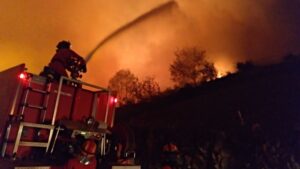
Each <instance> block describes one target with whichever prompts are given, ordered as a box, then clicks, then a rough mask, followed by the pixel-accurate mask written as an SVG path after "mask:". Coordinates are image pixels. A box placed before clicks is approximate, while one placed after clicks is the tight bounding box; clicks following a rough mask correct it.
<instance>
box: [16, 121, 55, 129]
mask: <svg viewBox="0 0 300 169" xmlns="http://www.w3.org/2000/svg"><path fill="white" fill-rule="evenodd" d="M20 125H22V126H24V127H33V128H42V129H49V130H50V129H54V128H55V127H54V126H53V125H49V124H38V123H29V122H21V123H20Z"/></svg>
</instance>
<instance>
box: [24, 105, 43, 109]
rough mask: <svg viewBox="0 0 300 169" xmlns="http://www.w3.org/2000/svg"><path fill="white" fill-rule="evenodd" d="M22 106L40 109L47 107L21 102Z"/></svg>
mask: <svg viewBox="0 0 300 169" xmlns="http://www.w3.org/2000/svg"><path fill="white" fill-rule="evenodd" d="M23 106H25V107H29V108H33V109H40V110H46V109H47V107H44V106H37V105H32V104H23Z"/></svg>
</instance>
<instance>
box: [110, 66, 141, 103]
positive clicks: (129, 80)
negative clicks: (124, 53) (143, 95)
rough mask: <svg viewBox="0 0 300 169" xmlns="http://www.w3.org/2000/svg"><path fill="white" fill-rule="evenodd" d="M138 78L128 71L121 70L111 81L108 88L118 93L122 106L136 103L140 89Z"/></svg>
mask: <svg viewBox="0 0 300 169" xmlns="http://www.w3.org/2000/svg"><path fill="white" fill-rule="evenodd" d="M138 85H139V82H138V78H137V77H136V76H135V75H134V74H133V73H131V72H130V70H128V69H121V70H119V71H118V72H117V73H116V74H115V75H114V76H113V77H112V78H111V79H110V80H109V84H108V88H109V89H110V90H112V91H116V92H117V96H118V100H119V104H120V105H124V104H127V103H130V102H131V103H136V102H137V101H138V98H137V97H136V89H137V88H138Z"/></svg>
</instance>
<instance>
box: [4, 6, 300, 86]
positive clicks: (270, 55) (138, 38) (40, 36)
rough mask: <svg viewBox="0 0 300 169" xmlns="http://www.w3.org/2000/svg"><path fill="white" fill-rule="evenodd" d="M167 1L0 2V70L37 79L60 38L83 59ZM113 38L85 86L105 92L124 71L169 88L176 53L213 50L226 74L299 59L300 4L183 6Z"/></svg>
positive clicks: (90, 68)
mask: <svg viewBox="0 0 300 169" xmlns="http://www.w3.org/2000/svg"><path fill="white" fill-rule="evenodd" d="M168 2H169V1H166V0H143V1H140V0H126V1H124V0H111V1H106V0H86V1H82V0H63V1H62V0H51V1H46V0H26V1H22V0H14V1H11V0H0V13H1V15H0V33H1V35H0V56H1V58H2V59H3V60H2V61H1V62H0V70H4V69H6V68H8V67H11V66H14V65H17V64H20V63H26V64H27V68H28V69H29V71H31V72H33V73H39V72H40V71H41V70H42V68H43V66H44V65H46V64H47V63H48V62H49V60H50V59H51V57H52V56H53V54H54V52H55V46H56V44H57V42H58V41H60V40H70V41H71V43H72V48H73V49H74V50H75V51H76V52H78V53H79V54H80V55H82V56H83V57H86V56H87V55H88V53H90V52H91V50H93V49H94V48H95V46H96V45H97V44H98V43H99V42H101V41H102V40H103V39H105V38H106V37H107V36H109V35H110V34H111V33H113V32H114V31H115V30H118V29H119V28H120V27H122V26H124V25H126V24H127V23H130V22H131V21H133V20H135V19H136V18H138V17H140V16H143V15H144V14H145V13H147V12H148V11H151V9H153V8H157V7H159V6H161V5H163V4H166V3H168ZM170 4H171V5H168V6H167V7H164V8H161V9H159V10H157V11H155V12H153V13H150V14H149V15H147V16H146V17H144V18H140V19H139V20H138V21H137V22H135V23H134V24H132V25H131V26H130V27H127V28H126V29H123V30H122V31H121V32H120V33H118V34H117V35H116V36H112V37H111V38H109V40H107V42H106V43H105V44H104V45H103V46H101V47H100V48H99V49H98V50H97V52H96V53H95V54H94V55H93V57H92V59H91V60H90V61H89V63H88V72H87V74H85V75H84V80H86V81H89V82H92V83H96V84H99V85H102V86H106V85H107V82H108V80H109V79H110V78H111V77H112V76H113V75H114V74H115V72H116V71H118V70H119V69H124V68H128V69H130V70H131V71H132V72H133V73H134V74H136V75H137V76H138V77H139V78H141V79H142V78H143V77H144V76H154V77H155V78H156V79H157V81H158V82H159V83H160V85H161V87H162V88H165V87H168V86H170V85H171V81H170V77H169V71H168V69H169V65H170V63H171V62H172V61H173V59H174V51H176V50H177V49H180V48H185V47H194V46H196V47H198V48H200V49H203V50H206V51H207V56H208V59H209V60H211V61H213V62H214V63H215V65H216V67H217V69H218V70H219V71H220V72H221V73H225V72H227V71H234V70H235V63H237V62H240V61H245V60H252V61H254V62H255V63H258V64H268V63H273V62H278V61H280V59H281V58H282V56H284V55H287V54H289V53H294V54H299V53H300V38H299V37H300V29H299V28H300V19H299V18H300V10H299V9H300V1H299V0H288V1H284V0H251V1H246V0H244V1H242V0H227V1H220V0H188V1H187V0H177V1H174V2H172V3H170Z"/></svg>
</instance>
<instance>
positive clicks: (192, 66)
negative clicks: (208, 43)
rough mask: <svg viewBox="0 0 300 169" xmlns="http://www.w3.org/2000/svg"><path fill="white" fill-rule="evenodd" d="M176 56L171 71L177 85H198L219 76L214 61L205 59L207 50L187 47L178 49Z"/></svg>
mask: <svg viewBox="0 0 300 169" xmlns="http://www.w3.org/2000/svg"><path fill="white" fill-rule="evenodd" d="M175 56H176V58H175V60H174V62H173V63H172V64H171V65H170V73H171V79H172V81H173V82H175V84H176V86H178V87H182V86H185V85H187V84H189V85H198V84H201V83H203V82H206V81H210V80H213V79H215V78H216V77H217V71H216V68H215V67H214V65H213V63H210V62H208V61H207V60H205V51H202V50H199V49H197V48H196V47H193V48H186V49H181V50H178V51H176V52H175Z"/></svg>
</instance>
